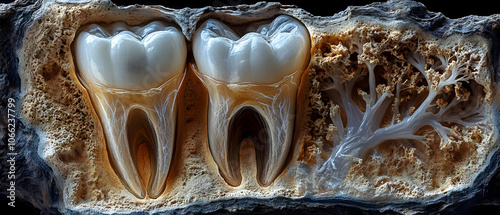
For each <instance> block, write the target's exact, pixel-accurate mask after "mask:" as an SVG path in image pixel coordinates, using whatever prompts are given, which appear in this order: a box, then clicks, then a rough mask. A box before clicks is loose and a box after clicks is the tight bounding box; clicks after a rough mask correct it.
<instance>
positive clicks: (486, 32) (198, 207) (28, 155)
mask: <svg viewBox="0 0 500 215" xmlns="http://www.w3.org/2000/svg"><path fill="white" fill-rule="evenodd" d="M41 5H42V2H41V1H35V0H22V1H17V2H14V3H11V4H4V5H0V47H2V48H1V50H2V51H1V52H0V65H1V67H0V97H1V100H0V104H1V106H2V108H1V109H0V137H1V139H0V146H1V148H0V157H1V162H0V168H1V169H2V170H8V169H9V165H8V163H7V162H5V161H6V160H7V159H8V157H9V156H8V155H7V153H8V152H10V151H8V149H7V139H8V138H7V131H6V129H7V101H8V98H13V99H15V101H16V103H15V104H16V108H17V107H19V105H20V101H21V93H22V89H21V81H20V77H19V75H18V74H17V70H18V64H19V59H18V57H17V55H16V50H18V49H19V48H20V47H21V45H22V39H23V38H24V34H25V31H26V29H27V28H28V27H29V26H30V24H31V22H32V15H33V13H34V12H35V11H36V10H38V9H39V8H40V7H41ZM243 7H245V6H237V7H231V9H233V10H239V9H240V8H243ZM396 10H397V12H396ZM352 17H376V18H377V19H379V20H382V21H391V20H398V21H404V22H409V23H413V24H416V25H418V26H419V27H421V28H422V29H424V30H425V31H427V32H429V33H431V34H433V35H434V36H436V37H447V36H450V35H455V34H458V35H463V36H469V35H482V36H484V37H486V38H487V39H489V40H490V41H491V43H492V49H493V50H492V52H491V53H492V56H491V57H492V62H493V67H494V70H493V71H494V74H493V75H494V80H495V82H496V83H497V84H500V76H499V68H498V60H499V51H500V45H499V40H500V15H498V14H495V15H491V16H486V17H479V16H466V17H463V18H458V19H448V18H447V17H445V16H444V15H443V14H441V13H434V12H429V11H427V9H426V7H425V6H424V5H423V4H421V3H417V2H413V1H405V0H402V1H389V2H387V3H372V4H369V5H366V6H356V7H348V8H347V9H346V10H344V11H342V12H339V13H337V14H335V15H333V16H332V17H327V18H325V19H339V18H340V19H349V18H352ZM18 110H19V109H16V113H15V116H16V139H17V142H16V152H17V154H18V155H17V156H16V167H17V168H16V171H17V172H16V208H15V209H16V210H19V211H21V210H22V211H23V212H24V213H29V214H33V213H40V214H60V213H65V214H80V213H90V214H94V213H99V211H95V210H85V211H72V210H68V209H65V208H64V203H63V202H62V189H61V187H60V185H59V184H57V182H56V179H55V176H53V171H52V169H51V168H50V167H49V166H48V165H47V164H46V163H45V161H43V160H42V159H41V158H40V157H39V156H38V154H37V151H38V144H39V141H40V139H41V137H40V136H39V134H38V133H37V129H36V128H35V127H34V126H32V125H30V124H28V123H26V122H25V121H24V120H23V119H22V116H21V115H20V114H19V111H18ZM496 115H498V116H497V117H495V118H496V119H500V113H499V112H497V113H496ZM496 126H497V127H500V125H499V123H498V122H497V125H496ZM499 166H500V150H498V149H497V150H496V152H495V153H494V154H493V156H492V157H491V160H490V163H489V165H488V166H486V167H485V169H484V171H483V172H481V173H480V174H479V176H478V177H477V178H476V180H475V181H474V182H473V184H472V186H471V187H469V188H466V189H465V190H461V191H454V192H450V193H448V194H446V195H444V196H441V197H438V198H436V199H432V200H426V201H409V202H398V203H384V204H377V203H373V202H364V201H359V200H355V199H350V198H344V197H334V198H331V197H330V198H320V197H313V196H306V197H302V198H285V197H274V198H251V197H245V198H236V199H229V200H216V201H211V202H199V203H195V204H191V205H188V206H186V207H182V208H173V209H171V210H167V211H158V212H156V213H157V214H163V213H166V214H226V213H239V214H250V213H252V214H253V213H259V214H318V213H328V214H352V213H356V214H379V213H384V214H399V213H404V212H417V213H425V214H435V213H446V214H448V213H453V214H470V213H478V212H484V211H486V210H490V209H498V208H500V168H499ZM7 174H8V173H7V171H2V172H1V173H0V177H1V180H2V184H0V190H1V193H0V199H1V202H2V203H1V205H0V208H8V207H9V206H7V203H8V202H9V201H10V200H9V199H8V198H7V195H8V194H7V191H6V190H7V189H8V180H7ZM24 213H23V214H24ZM150 213H151V212H133V213H132V214H150Z"/></svg>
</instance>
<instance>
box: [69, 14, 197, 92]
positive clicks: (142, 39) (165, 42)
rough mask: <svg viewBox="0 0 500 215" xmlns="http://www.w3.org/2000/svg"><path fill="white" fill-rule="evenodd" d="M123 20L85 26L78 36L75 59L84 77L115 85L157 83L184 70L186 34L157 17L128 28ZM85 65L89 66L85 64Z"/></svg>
mask: <svg viewBox="0 0 500 215" xmlns="http://www.w3.org/2000/svg"><path fill="white" fill-rule="evenodd" d="M125 26H126V25H125V24H124V23H115V24H113V25H110V27H109V30H110V32H111V34H110V33H108V31H107V30H106V29H105V28H102V27H101V26H98V25H95V24H93V25H90V26H88V27H87V28H85V29H83V31H82V32H81V33H80V35H79V36H78V38H77V39H76V53H75V54H76V55H77V56H78V57H77V58H76V62H77V64H78V66H79V67H80V68H81V69H80V74H81V76H83V77H84V78H85V79H87V80H89V81H92V82H96V83H100V84H103V85H106V86H109V87H113V88H122V89H147V88H150V87H157V86H159V85H160V84H161V83H163V82H165V81H166V80H168V78H170V77H172V76H173V75H174V74H179V73H182V72H184V62H185V59H186V53H187V50H186V45H185V41H184V37H183V36H182V34H181V33H180V32H179V30H177V28H175V27H172V26H165V25H164V24H162V23H161V22H158V21H155V22H152V23H150V24H149V25H147V26H144V27H142V28H138V27H132V28H131V30H130V31H129V30H126V27H125ZM83 65H86V66H83Z"/></svg>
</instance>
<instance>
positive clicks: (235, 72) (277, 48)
mask: <svg viewBox="0 0 500 215" xmlns="http://www.w3.org/2000/svg"><path fill="white" fill-rule="evenodd" d="M193 54H194V57H195V60H196V66H197V69H198V71H197V70H196V68H194V70H195V72H196V74H197V75H198V76H199V77H200V79H201V80H202V82H203V83H204V85H205V86H206V88H207V90H208V93H209V97H210V103H209V110H208V133H209V137H208V138H209V145H210V150H211V153H212V156H213V158H214V161H215V162H216V163H217V165H218V167H219V172H220V174H221V176H222V177H223V178H224V179H225V180H226V182H227V183H228V184H229V185H231V186H238V185H239V184H240V183H241V180H242V176H241V171H240V167H239V162H240V160H239V149H240V144H241V141H242V140H243V139H245V138H249V139H251V140H252V142H253V144H254V148H255V151H256V164H257V182H258V183H259V184H260V185H262V186H268V185H270V184H271V183H272V182H273V181H274V180H275V179H276V177H278V175H279V174H280V173H281V171H282V169H283V167H284V165H285V162H286V159H287V156H288V154H289V152H290V149H291V145H292V137H293V125H294V114H295V99H296V96H297V89H298V83H299V81H300V77H301V75H302V72H303V71H304V70H305V67H306V66H307V64H308V62H309V55H310V37H309V33H308V31H307V30H306V28H305V27H304V26H303V25H302V24H301V23H300V22H298V21H297V20H295V19H293V18H291V17H289V16H279V17H277V18H276V19H275V20H274V21H273V22H272V23H270V24H266V25H262V26H260V27H259V28H257V30H256V32H252V33H248V34H246V35H244V36H243V37H242V38H238V36H236V34H235V33H234V32H233V31H232V30H231V29H229V28H228V27H227V26H226V25H224V24H222V23H220V22H218V21H216V20H212V19H210V20H207V21H206V22H205V23H204V24H203V25H201V27H200V28H199V29H198V30H197V31H196V32H195V34H194V37H193Z"/></svg>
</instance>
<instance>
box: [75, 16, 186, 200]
mask: <svg viewBox="0 0 500 215" xmlns="http://www.w3.org/2000/svg"><path fill="white" fill-rule="evenodd" d="M74 45H75V46H74V48H75V57H76V59H75V61H76V63H77V66H78V71H79V76H80V77H81V80H82V81H83V83H84V86H85V87H86V88H87V90H88V92H89V94H90V97H91V99H92V101H93V105H94V109H95V110H96V112H97V114H98V115H99V117H100V120H101V124H102V128H103V131H104V136H105V138H106V146H107V151H108V153H109V158H110V162H111V164H112V167H113V169H114V170H115V172H116V174H117V175H118V177H119V179H120V180H121V182H122V184H123V185H124V186H125V187H126V188H127V189H128V190H129V191H130V192H131V193H132V194H133V195H134V196H136V197H137V198H141V199H143V198H146V197H149V198H158V197H159V196H160V195H161V194H162V193H163V191H164V189H165V184H166V180H167V176H168V173H169V169H170V164H171V161H172V156H173V149H174V141H175V128H176V117H177V107H176V106H177V105H176V97H177V93H178V90H179V88H180V85H181V83H182V80H183V77H184V74H185V73H184V70H185V61H186V44H185V40H184V36H183V35H182V33H181V32H180V31H179V30H177V28H175V27H171V26H167V25H165V24H164V23H162V22H158V21H155V22H151V23H149V24H148V25H146V26H143V27H131V26H127V25H125V24H124V23H122V22H118V23H114V24H110V25H107V27H102V26H99V25H96V24H92V25H89V26H87V27H84V28H83V29H82V30H81V31H80V34H79V35H78V37H77V39H76V41H75V43H74Z"/></svg>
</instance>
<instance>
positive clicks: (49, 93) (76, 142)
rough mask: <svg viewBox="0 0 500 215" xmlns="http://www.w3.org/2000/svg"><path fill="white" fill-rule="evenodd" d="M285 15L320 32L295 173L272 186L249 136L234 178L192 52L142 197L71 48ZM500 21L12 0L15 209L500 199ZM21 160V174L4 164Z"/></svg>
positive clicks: (411, 209)
mask: <svg viewBox="0 0 500 215" xmlns="http://www.w3.org/2000/svg"><path fill="white" fill-rule="evenodd" d="M281 14H286V15H289V16H292V17H294V18H296V19H298V20H299V21H300V22H302V23H303V24H304V26H305V27H306V28H307V30H308V31H309V34H310V36H311V60H310V63H309V66H308V68H307V69H306V70H305V71H304V74H303V76H302V79H301V82H300V88H299V90H298V94H297V110H296V113H295V130H294V141H293V147H292V152H291V153H290V155H289V157H288V158H287V162H286V166H285V167H284V170H283V172H281V173H280V174H279V176H278V177H277V178H276V179H275V181H274V182H273V183H271V185H269V186H261V185H259V183H258V182H257V180H256V179H255V175H256V172H257V167H256V165H255V150H254V146H253V144H252V143H251V141H243V142H242V143H241V151H240V157H241V161H240V162H241V168H242V169H243V170H244V171H242V177H243V182H242V184H241V185H239V186H236V187H233V186H230V185H228V184H227V183H226V182H225V181H224V179H223V178H222V177H221V176H220V175H219V172H218V168H217V165H216V163H215V162H214V160H213V158H212V157H211V154H210V149H209V146H208V142H207V129H206V123H207V122H206V119H207V115H206V114H207V113H206V112H207V105H208V95H207V92H206V91H205V89H204V85H203V83H202V81H201V80H200V79H199V78H198V76H196V75H195V73H196V71H194V70H196V67H195V66H191V65H196V62H195V61H194V59H193V57H192V53H190V54H188V60H187V62H188V63H190V64H188V66H186V67H187V69H186V76H185V77H184V85H183V87H182V89H181V90H180V91H179V97H180V99H179V104H178V105H179V107H178V109H179V111H178V118H177V128H182V129H178V132H177V139H176V146H175V152H174V157H173V161H172V164H171V170H170V173H169V175H168V178H167V179H166V188H165V191H164V192H163V194H161V195H160V196H159V197H158V198H155V199H150V198H147V199H138V198H136V197H135V196H134V195H132V194H131V193H130V192H129V191H128V190H127V188H126V187H124V185H123V184H122V183H121V182H120V179H119V177H117V175H116V174H115V172H114V170H113V168H112V166H111V165H110V161H109V157H108V154H107V153H108V152H107V148H106V144H105V138H104V137H103V130H102V128H101V124H100V121H99V118H98V117H97V114H96V111H95V110H93V106H92V102H91V99H90V97H89V95H88V91H87V90H86V88H85V87H84V86H83V85H82V84H81V82H80V81H79V80H78V74H77V69H76V66H75V64H74V62H73V60H74V53H73V51H72V47H73V40H74V39H75V37H76V35H77V33H78V30H79V28H80V27H81V26H84V25H86V24H89V23H101V22H114V21H123V22H126V23H127V24H129V25H140V24H142V23H144V22H146V21H149V20H154V19H158V17H161V18H162V19H166V20H168V21H170V22H172V23H174V24H175V25H177V26H178V27H179V29H180V30H181V32H182V33H183V34H184V36H185V38H186V43H187V44H188V45H187V47H188V50H189V51H188V52H192V51H191V49H192V48H191V41H192V39H193V35H194V32H195V31H196V29H197V27H198V26H199V25H200V24H201V22H202V21H203V20H206V19H207V18H216V19H218V20H221V21H223V22H226V23H229V24H231V25H233V26H241V25H247V24H248V23H253V22H258V21H261V20H268V19H271V18H273V17H276V16H277V15H281ZM499 23H500V15H498V14H495V15H490V16H474V15H471V16H465V17H462V18H457V19H450V18H447V17H446V16H444V15H443V14H442V13H439V12H431V11H428V10H427V9H426V7H425V5H424V4H421V3H418V2H414V1H405V0H401V1H398V0H394V1H389V2H386V3H372V4H368V5H365V6H353V7H348V8H346V9H345V10H343V11H341V12H338V13H335V14H334V15H332V16H318V15H316V14H314V13H313V12H310V11H306V10H304V9H301V8H298V7H296V6H291V5H285V4H280V3H272V2H271V3H267V2H259V3H256V4H252V5H244V4H241V5H237V6H224V7H212V6H207V7H203V8H182V9H171V8H167V7H164V6H142V5H131V6H117V5H115V4H114V3H112V2H109V1H92V0H89V1H55V0H54V1H51V0H47V1H18V2H15V3H11V4H0V46H1V47H2V51H1V52H0V65H2V66H1V69H0V95H1V97H2V98H1V101H0V103H1V104H2V108H1V109H0V113H1V114H0V117H1V118H0V122H1V123H0V136H1V148H0V155H1V156H0V157H1V160H2V162H0V164H1V168H2V174H1V178H2V179H1V181H2V183H1V184H0V189H1V190H2V192H1V194H0V197H1V199H2V206H1V208H4V207H9V206H8V203H9V202H11V201H12V200H11V199H9V196H10V193H9V191H8V189H10V188H11V185H10V182H11V181H14V182H15V204H16V210H17V209H19V208H20V207H22V208H24V210H27V212H34V213H42V214H61V213H62V214H80V213H92V214H94V213H96V214H107V213H120V212H121V213H130V212H134V213H138V214H143V213H144V214H156V213H169V214H186V213H201V214H210V213H233V212H234V213H252V212H259V213H264V214H275V213H284V214H288V213H294V212H305V213H327V212H329V213H332V212H339V211H342V212H344V211H345V213H352V212H362V213H382V212H385V213H415V212H417V213H418V212H422V213H436V212H442V213H460V212H462V213H467V212H471V211H474V210H481V209H483V208H489V207H498V206H499V205H500V196H499V194H498V193H499V190H500V176H499V175H500V174H499V170H498V169H499V164H500V150H499V143H498V140H499V136H498V134H499V126H498V123H497V120H498V110H497V106H498V101H499V99H498V93H499V91H498V90H499V81H498V78H499V77H498V72H499V71H498V60H499V50H500V45H499V44H498V39H499V38H500V34H499V32H500V30H499V29H500V25H499ZM426 98H431V99H429V100H427V99H426ZM10 101H14V102H10ZM9 103H10V106H9ZM12 105H14V107H13V106H12ZM9 109H12V110H14V111H15V112H14V113H13V115H14V116H15V131H14V132H10V131H9V129H8V128H9V124H11V122H12V121H9V119H10V118H12V116H9V115H8V114H9ZM11 112H12V111H11ZM370 114H371V115H370ZM365 116H366V117H365ZM412 116H414V118H415V119H413V118H412ZM415 116H418V117H415ZM422 119H423V120H422ZM391 126H392V127H391ZM352 128H356V129H358V132H355V131H354V130H353V129H352ZM397 128H399V129H400V130H397ZM350 129H351V130H350ZM391 129H392V130H391ZM384 132H385V133H384ZM11 133H14V134H15V140H16V141H15V145H13V146H14V147H15V148H14V149H13V150H11V148H8V147H9V145H8V143H9V135H14V134H11ZM9 153H17V154H9ZM13 156H14V157H15V179H11V178H9V175H11V174H9V172H8V171H3V170H9V168H11V165H10V163H9V162H8V160H9V159H10V158H11V157H13Z"/></svg>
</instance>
